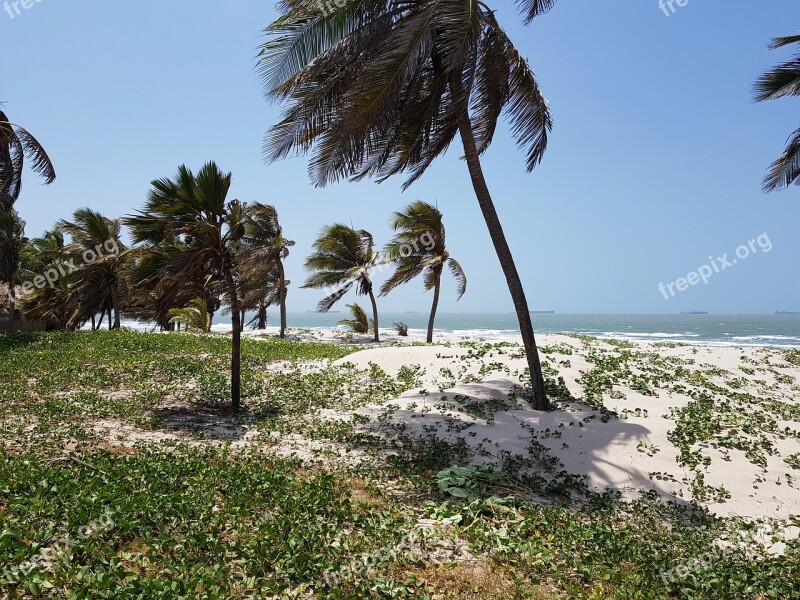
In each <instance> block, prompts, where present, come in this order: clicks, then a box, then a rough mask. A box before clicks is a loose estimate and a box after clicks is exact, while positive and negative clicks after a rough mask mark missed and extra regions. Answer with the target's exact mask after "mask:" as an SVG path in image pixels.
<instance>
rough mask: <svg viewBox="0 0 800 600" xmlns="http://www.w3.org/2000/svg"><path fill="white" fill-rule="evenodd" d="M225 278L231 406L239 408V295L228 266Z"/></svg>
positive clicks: (240, 331)
mask: <svg viewBox="0 0 800 600" xmlns="http://www.w3.org/2000/svg"><path fill="white" fill-rule="evenodd" d="M225 280H226V282H227V284H228V296H229V298H230V302H231V325H232V326H233V332H232V337H233V340H232V348H231V407H232V408H233V410H239V408H240V407H241V404H242V401H241V394H242V383H241V370H242V366H241V352H242V315H241V312H240V311H239V296H238V295H237V291H236V282H235V281H234V280H233V272H232V271H231V269H230V267H225Z"/></svg>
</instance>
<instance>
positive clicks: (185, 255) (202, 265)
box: [125, 162, 245, 410]
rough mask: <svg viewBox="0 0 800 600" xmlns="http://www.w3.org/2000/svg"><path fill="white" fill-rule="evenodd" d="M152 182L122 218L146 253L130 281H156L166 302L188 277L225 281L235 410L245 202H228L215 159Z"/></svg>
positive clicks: (225, 180) (225, 176)
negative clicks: (238, 269) (140, 204)
mask: <svg viewBox="0 0 800 600" xmlns="http://www.w3.org/2000/svg"><path fill="white" fill-rule="evenodd" d="M151 185H152V190H151V192H150V196H149V198H148V200H147V202H146V203H145V206H144V209H143V210H142V211H140V212H138V213H136V214H135V215H133V216H130V217H128V218H126V219H125V224H126V225H128V226H129V227H130V228H131V230H132V235H133V239H134V241H135V242H136V243H138V244H143V245H144V251H145V253H146V255H145V256H144V257H143V258H142V259H141V260H140V262H139V264H138V265H137V266H136V268H135V271H134V281H135V282H142V281H147V280H150V281H157V282H158V283H159V284H160V285H161V286H163V290H164V291H163V294H164V296H163V297H164V298H165V299H166V301H168V300H169V298H170V297H176V296H177V295H178V294H180V293H181V291H182V290H184V289H185V287H186V285H185V284H186V282H187V281H195V282H198V281H206V280H208V279H209V278H211V279H215V280H218V281H221V282H223V283H224V284H225V287H226V294H227V298H228V302H229V304H230V307H231V324H232V327H233V333H232V348H231V405H232V407H233V409H234V410H238V409H239V408H240V406H241V335H242V320H241V319H242V313H241V310H240V306H239V292H238V285H237V282H236V278H235V263H236V258H237V256H236V253H237V251H238V249H239V244H240V242H241V240H242V238H243V237H244V235H245V226H244V221H245V217H244V212H245V206H244V205H243V204H242V203H241V202H239V201H238V200H233V201H231V202H228V199H227V198H228V191H229V190H230V186H231V174H230V173H223V172H222V171H221V170H220V168H219V167H218V166H217V165H216V164H215V163H214V162H209V163H206V164H205V165H204V166H203V168H202V169H200V171H199V172H198V173H197V175H195V174H194V173H192V171H191V170H190V169H189V168H188V167H186V166H185V165H183V166H181V167H180V168H179V169H178V174H177V175H176V176H175V178H174V179H159V180H157V181H153V182H152V184H151ZM172 306H173V307H174V306H176V305H175V304H173V305H172Z"/></svg>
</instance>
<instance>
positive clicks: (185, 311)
mask: <svg viewBox="0 0 800 600" xmlns="http://www.w3.org/2000/svg"><path fill="white" fill-rule="evenodd" d="M169 313H170V315H172V318H171V319H170V323H183V324H184V325H186V327H187V329H197V330H198V331H202V332H203V333H208V332H209V331H211V313H210V312H208V307H207V306H206V302H205V300H203V299H202V298H195V299H193V300H192V301H191V302H190V303H189V306H187V307H186V308H172V309H170V311H169Z"/></svg>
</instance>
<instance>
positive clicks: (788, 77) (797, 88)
mask: <svg viewBox="0 0 800 600" xmlns="http://www.w3.org/2000/svg"><path fill="white" fill-rule="evenodd" d="M791 44H798V45H800V35H792V36H788V37H780V38H775V39H774V40H772V43H771V44H770V48H772V49H776V48H782V47H784V46H789V45H791ZM755 92H756V101H757V102H764V101H765V100H775V99H776V98H783V97H784V96H800V54H795V55H794V56H793V57H792V58H791V60H789V61H788V62H785V63H783V64H780V65H778V66H777V67H775V68H774V69H772V70H771V71H768V72H767V73H765V74H764V75H762V76H761V78H760V79H759V80H758V81H757V82H756V87H755ZM793 183H794V184H797V185H800V129H798V130H797V131H795V132H794V133H792V134H791V135H790V136H789V140H788V142H787V144H786V150H784V152H783V154H782V155H781V156H780V157H779V158H778V159H777V160H776V161H775V162H773V163H772V165H771V166H770V168H769V171H768V172H767V174H766V176H765V177H764V191H765V192H772V191H775V190H779V189H783V188H788V187H789V186H790V185H792V184H793Z"/></svg>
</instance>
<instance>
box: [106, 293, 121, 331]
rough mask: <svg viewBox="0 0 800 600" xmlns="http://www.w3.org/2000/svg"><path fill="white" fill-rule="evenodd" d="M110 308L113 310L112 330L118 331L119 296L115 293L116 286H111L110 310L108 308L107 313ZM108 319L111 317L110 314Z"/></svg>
mask: <svg viewBox="0 0 800 600" xmlns="http://www.w3.org/2000/svg"><path fill="white" fill-rule="evenodd" d="M112 308H113V310H114V329H119V328H120V323H119V294H118V293H117V286H116V285H112V286H111V308H109V311H110V310H111V309H112ZM110 317H111V313H110V312H109V318H110Z"/></svg>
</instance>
